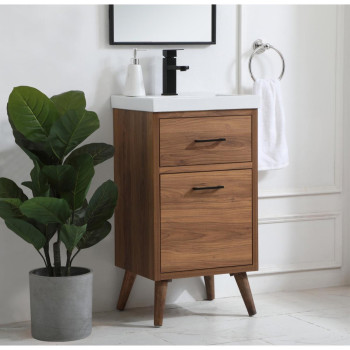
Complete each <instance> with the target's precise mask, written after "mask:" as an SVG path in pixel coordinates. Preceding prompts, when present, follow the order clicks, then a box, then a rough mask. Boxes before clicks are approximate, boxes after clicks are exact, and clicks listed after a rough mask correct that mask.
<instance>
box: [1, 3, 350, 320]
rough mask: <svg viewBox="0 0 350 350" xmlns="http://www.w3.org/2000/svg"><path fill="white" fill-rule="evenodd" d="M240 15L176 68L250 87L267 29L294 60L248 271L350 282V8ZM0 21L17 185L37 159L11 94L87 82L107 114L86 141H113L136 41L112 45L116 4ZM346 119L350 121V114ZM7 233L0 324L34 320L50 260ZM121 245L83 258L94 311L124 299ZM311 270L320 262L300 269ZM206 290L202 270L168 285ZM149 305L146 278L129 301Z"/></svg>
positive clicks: (197, 292)
mask: <svg viewBox="0 0 350 350" xmlns="http://www.w3.org/2000/svg"><path fill="white" fill-rule="evenodd" d="M239 14H240V8H239V7H236V6H233V5H225V6H223V5H219V6H218V11H217V45H213V46H199V47H194V46H189V47H186V49H185V51H182V52H181V53H180V54H179V58H178V62H179V64H186V65H189V66H190V70H189V71H187V72H181V73H178V90H179V91H180V92H196V91H212V92H218V93H219V92H220V93H235V92H237V91H238V90H241V91H250V89H251V86H252V82H251V81H250V80H249V77H248V74H247V59H248V57H249V52H250V46H251V43H252V42H253V41H254V40H255V39H257V38H260V37H261V38H262V39H264V40H267V41H269V42H271V44H274V45H275V46H276V47H277V48H278V49H280V50H281V51H282V53H283V54H284V55H285V57H286V62H287V70H286V75H285V78H284V79H283V82H282V87H283V92H284V97H285V105H286V114H287V124H288V135H287V137H288V142H289V145H290V151H291V152H290V153H291V165H290V166H289V167H288V168H287V169H285V170H279V171H274V172H271V173H267V174H262V175H261V177H260V179H259V184H260V190H259V193H260V196H261V197H262V198H261V199H260V201H259V217H260V264H261V269H262V271H265V274H261V273H258V274H254V276H252V277H251V284H252V289H253V292H255V293H258V292H263V291H273V290H283V289H298V288H300V289H302V288H312V287H317V286H326V285H339V284H344V283H345V282H346V273H347V271H348V270H347V268H346V267H347V266H348V260H346V259H347V258H346V254H345V253H346V252H348V248H349V247H348V246H345V244H349V242H348V240H347V235H346V234H345V233H346V232H347V228H348V220H347V219H346V218H343V219H344V221H343V220H342V216H341V213H342V209H343V208H345V207H346V206H347V203H348V202H347V198H348V193H349V186H348V183H347V182H346V183H345V182H344V187H343V189H342V187H341V186H342V180H341V174H342V169H343V167H342V165H343V162H342V154H341V153H342V152H341V151H342V140H341V135H342V119H343V118H342V111H341V109H342V101H341V99H340V100H339V98H338V97H339V96H340V93H341V91H342V85H341V84H342V81H341V79H340V78H341V74H340V73H341V71H340V72H339V71H338V73H336V72H337V69H342V63H341V58H342V57H343V53H342V51H341V47H340V46H339V45H338V44H339V43H338V41H339V42H340V44H342V43H343V41H342V40H343V36H342V34H343V27H342V26H341V25H340V26H338V25H337V23H341V22H339V19H341V18H340V17H341V11H338V10H337V7H335V6H329V7H327V9H326V8H325V7H323V8H321V6H313V7H301V6H263V7H261V6H244V7H243V9H242V16H241V17H238V15H239ZM348 15H349V14H348ZM337 16H338V17H337ZM339 16H340V17H339ZM239 19H240V20H241V22H242V27H241V30H240V26H239V24H240V21H239ZM0 29H1V30H0V42H1V45H2V50H1V55H0V77H1V84H0V176H6V177H11V178H12V179H14V180H15V181H16V182H17V183H20V182H22V181H24V180H27V179H28V175H29V171H30V169H31V167H32V165H31V163H30V161H29V160H28V159H27V158H26V156H25V155H23V154H22V152H21V151H20V150H18V148H17V147H16V146H14V145H13V144H12V143H11V142H12V141H11V140H12V138H10V139H9V137H8V135H10V130H9V128H8V126H7V125H8V124H7V121H6V119H7V118H6V102H7V98H8V95H9V94H10V92H11V90H12V87H14V86H17V85H31V86H35V87H37V88H39V89H40V90H42V91H43V92H45V93H46V94H47V95H48V96H51V95H53V94H57V93H60V92H63V91H66V90H70V89H80V90H83V91H84V92H85V93H86V98H87V104H88V108H89V109H91V110H94V111H96V112H97V113H98V115H99V117H100V120H101V128H100V130H99V131H97V132H96V133H95V135H93V136H92V137H91V138H90V139H89V140H88V142H98V141H103V142H108V143H112V110H111V108H110V102H109V100H110V95H112V94H118V93H121V89H122V86H123V83H124V80H125V71H126V66H127V64H128V63H129V58H130V57H131V55H132V53H131V48H129V47H111V46H109V45H108V10H107V6H30V7H28V6H1V8H0ZM347 30H348V33H350V28H348V27H347ZM337 40H338V41H337ZM240 43H241V45H239V44H240ZM147 49H149V51H148V52H145V53H143V54H142V57H141V63H142V65H143V68H144V79H145V82H146V90H147V92H148V93H154V92H156V93H159V92H160V89H161V85H160V83H161V71H160V61H161V49H162V47H147ZM346 54H347V57H349V52H346ZM270 59H271V61H270ZM274 59H275V58H274V56H273V55H272V53H271V54H270V53H266V56H264V57H259V59H258V60H257V61H256V64H255V66H254V67H255V69H256V72H257V73H256V74H257V75H258V74H260V73H261V74H263V73H264V74H266V75H268V76H271V75H274V74H275V73H276V72H275V71H274V70H275V69H277V70H278V67H279V66H278V65H279V62H278V61H277V62H275V61H274ZM259 62H261V63H259ZM240 64H241V70H240V71H239V70H238V68H239V67H240ZM259 65H260V68H263V71H261V72H259V70H258V69H259ZM337 67H338V68H337ZM237 73H239V74H237ZM277 73H278V72H277ZM335 73H336V74H335ZM339 79H340V80H339ZM240 81H242V84H241V85H240V84H237V82H240ZM339 87H340V88H341V89H340V90H339ZM346 88H347V89H348V90H347V91H349V86H347V87H346ZM344 127H349V125H348V124H347V122H346V123H344ZM347 130H348V129H347ZM344 139H346V138H344ZM344 142H348V141H347V140H344ZM346 155H347V156H348V155H349V154H348V152H347V151H346V152H345V153H344V156H346ZM348 158H349V157H348ZM345 165H346V166H344V171H345V172H346V173H345V176H348V175H349V172H348V170H347V169H348V166H347V163H346V164H345ZM345 176H344V178H347V177H345ZM108 178H113V164H112V161H111V160H110V161H108V162H106V163H105V164H103V165H100V166H99V168H97V171H96V175H95V178H94V180H93V184H92V189H91V191H93V190H94V189H95V188H96V187H97V186H98V185H99V184H100V183H101V182H103V181H104V180H105V179H108ZM345 216H346V215H345ZM342 224H343V225H342ZM345 228H346V231H345ZM0 232H1V233H0V239H1V241H0V324H1V323H6V322H13V321H19V320H24V319H28V318H29V296H28V275H27V274H28V270H30V269H33V268H36V267H38V266H40V265H41V261H40V257H37V256H36V253H35V252H34V251H33V250H32V249H31V248H30V247H29V246H28V245H27V244H26V243H25V242H23V241H21V240H20V238H18V237H17V236H15V235H14V234H13V233H11V232H10V231H9V230H8V229H7V228H6V226H5V225H4V224H3V222H0ZM341 239H343V246H342V245H341ZM315 241H316V244H315ZM113 247H114V237H113V234H111V235H110V236H109V237H108V238H107V239H106V240H105V241H103V242H101V243H100V244H99V245H97V246H95V247H94V248H91V250H90V251H86V252H83V253H81V255H80V256H79V257H78V258H77V260H76V261H77V263H78V264H79V265H84V266H88V267H91V268H92V269H93V270H94V308H95V310H111V309H114V307H115V303H116V299H117V296H118V293H119V288H120V285H121V279H122V275H123V272H122V271H121V270H120V269H118V268H116V267H114V248H113ZM299 247H302V249H300V248H299ZM342 247H343V248H342ZM345 249H346V250H345ZM342 253H343V254H342ZM342 255H343V258H342ZM304 269H311V270H312V271H305V272H300V270H304ZM286 271H295V272H288V273H286ZM276 272H277V273H276ZM266 273H268V274H266ZM347 282H349V280H348V281H347ZM238 293H239V292H238V289H237V287H236V286H235V282H234V280H233V279H232V278H230V277H228V276H227V275H222V276H217V277H216V294H217V297H225V296H230V295H237V294H238ZM202 298H204V285H203V281H202V279H201V278H191V279H180V280H174V281H173V282H172V283H171V284H170V287H169V288H168V297H167V302H168V303H175V302H176V303H180V302H184V301H188V300H193V299H202ZM152 303H153V283H152V282H151V281H149V280H146V279H144V278H141V277H138V278H137V280H136V282H135V286H134V289H133V290H132V292H131V296H130V300H129V304H128V306H130V307H132V306H143V305H151V304H152Z"/></svg>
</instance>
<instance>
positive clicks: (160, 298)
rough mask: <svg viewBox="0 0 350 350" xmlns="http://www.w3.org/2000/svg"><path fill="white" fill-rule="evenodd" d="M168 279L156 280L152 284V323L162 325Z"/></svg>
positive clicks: (157, 325)
mask: <svg viewBox="0 0 350 350" xmlns="http://www.w3.org/2000/svg"><path fill="white" fill-rule="evenodd" d="M167 288H168V281H156V282H155V285H154V325H155V326H156V327H160V326H162V325H163V314H164V307H165V299H166V291H167Z"/></svg>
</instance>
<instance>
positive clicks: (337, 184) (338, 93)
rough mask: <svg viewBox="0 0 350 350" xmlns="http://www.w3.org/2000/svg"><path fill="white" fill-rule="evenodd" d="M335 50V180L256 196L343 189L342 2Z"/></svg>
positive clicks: (239, 38) (241, 14)
mask: <svg viewBox="0 0 350 350" xmlns="http://www.w3.org/2000/svg"><path fill="white" fill-rule="evenodd" d="M336 6H337V11H336V23H337V28H336V50H335V108H334V117H335V118H334V123H335V128H334V129H335V133H334V135H333V137H334V164H333V167H334V182H333V183H332V184H329V185H326V186H315V187H313V186H311V187H294V188H293V187H291V188H281V189H277V190H268V189H263V188H261V189H260V190H259V194H258V197H259V199H263V198H278V197H292V196H310V195H322V194H337V193H341V192H342V173H343V154H342V153H343V152H342V144H343V140H342V133H343V129H342V125H343V73H344V62H343V56H344V28H345V21H344V14H345V8H344V6H343V5H336ZM244 7H246V5H237V13H238V17H239V20H238V25H237V54H238V55H239V56H238V57H237V62H238V65H237V66H238V67H240V71H239V72H238V76H237V84H238V87H237V91H238V93H242V59H243V57H242V41H243V27H242V23H243V19H244Z"/></svg>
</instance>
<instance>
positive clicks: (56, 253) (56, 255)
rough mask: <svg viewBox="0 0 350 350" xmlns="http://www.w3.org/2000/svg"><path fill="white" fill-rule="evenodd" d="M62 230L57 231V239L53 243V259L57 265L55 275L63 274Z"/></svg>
mask: <svg viewBox="0 0 350 350" xmlns="http://www.w3.org/2000/svg"><path fill="white" fill-rule="evenodd" d="M60 245H61V241H60V230H58V232H57V241H56V242H55V243H54V244H53V260H54V265H55V271H54V274H55V276H61V249H60Z"/></svg>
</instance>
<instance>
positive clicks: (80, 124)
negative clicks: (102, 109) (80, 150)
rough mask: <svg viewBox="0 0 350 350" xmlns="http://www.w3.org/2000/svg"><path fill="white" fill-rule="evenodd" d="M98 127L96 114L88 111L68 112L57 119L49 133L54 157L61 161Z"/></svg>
mask: <svg viewBox="0 0 350 350" xmlns="http://www.w3.org/2000/svg"><path fill="white" fill-rule="evenodd" d="M99 126H100V122H99V120H98V117H97V114H96V113H95V112H90V111H85V110H84V111H79V112H76V111H73V110H69V111H67V112H66V114H65V115H63V116H62V117H61V118H59V119H58V120H57V121H56V122H55V123H54V124H53V125H52V128H51V131H50V136H49V140H50V144H51V147H52V150H53V151H54V153H55V154H56V156H57V157H58V158H60V159H63V157H64V156H65V155H67V154H68V153H69V152H70V151H71V150H72V149H74V148H75V147H76V146H77V145H79V144H80V143H81V142H83V141H84V140H85V139H86V138H87V137H88V136H90V135H91V134H92V133H93V132H94V131H95V130H97V129H98V128H99Z"/></svg>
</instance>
